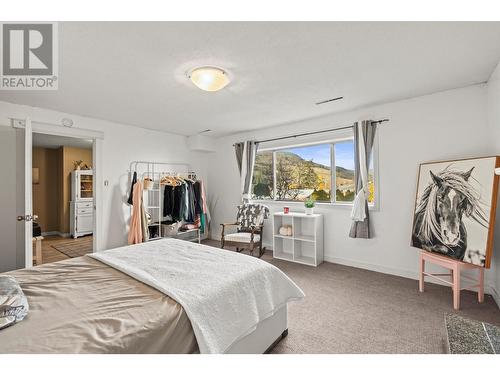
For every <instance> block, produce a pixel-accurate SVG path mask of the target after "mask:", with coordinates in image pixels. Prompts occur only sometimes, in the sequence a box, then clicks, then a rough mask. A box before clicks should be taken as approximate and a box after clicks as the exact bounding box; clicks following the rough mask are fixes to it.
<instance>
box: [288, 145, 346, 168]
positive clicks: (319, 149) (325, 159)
mask: <svg viewBox="0 0 500 375" xmlns="http://www.w3.org/2000/svg"><path fill="white" fill-rule="evenodd" d="M287 151H290V152H293V153H294V154H297V155H299V156H300V157H301V158H303V159H305V160H311V159H312V160H313V161H314V162H315V163H318V164H323V165H326V166H329V165H330V145H316V146H308V147H297V148H291V149H288V150H287ZM353 155H354V145H353V142H352V141H348V142H341V143H336V144H335V163H336V164H337V165H338V166H340V167H343V168H347V169H354V156H353Z"/></svg>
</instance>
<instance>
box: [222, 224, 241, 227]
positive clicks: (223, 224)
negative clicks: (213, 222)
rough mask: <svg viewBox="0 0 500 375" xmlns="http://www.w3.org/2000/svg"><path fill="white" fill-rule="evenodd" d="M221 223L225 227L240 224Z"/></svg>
mask: <svg viewBox="0 0 500 375" xmlns="http://www.w3.org/2000/svg"><path fill="white" fill-rule="evenodd" d="M221 225H222V226H223V227H224V226H226V225H240V224H238V223H221Z"/></svg>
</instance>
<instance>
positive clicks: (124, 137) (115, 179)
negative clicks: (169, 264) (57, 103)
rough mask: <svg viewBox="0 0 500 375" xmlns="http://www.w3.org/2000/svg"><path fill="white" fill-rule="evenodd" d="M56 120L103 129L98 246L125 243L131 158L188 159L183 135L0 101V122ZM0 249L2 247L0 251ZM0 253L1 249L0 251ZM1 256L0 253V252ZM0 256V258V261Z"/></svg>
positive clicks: (77, 125)
mask: <svg viewBox="0 0 500 375" xmlns="http://www.w3.org/2000/svg"><path fill="white" fill-rule="evenodd" d="M26 116H30V117H31V118H32V120H33V121H38V122H47V123H54V124H60V123H61V119H62V118H63V117H69V118H72V119H73V120H74V123H75V125H74V127H78V128H84V129H90V130H98V131H101V132H104V140H103V144H102V159H101V160H102V164H103V176H102V180H103V181H104V180H108V181H109V185H108V186H103V190H102V191H103V196H102V205H103V207H102V221H101V222H102V228H100V230H101V231H102V235H103V237H102V244H101V246H102V249H108V248H113V247H117V246H122V245H125V244H126V242H127V229H128V227H127V223H128V220H129V215H130V208H129V206H128V205H126V204H124V201H126V199H127V194H128V190H129V176H128V173H127V170H128V168H129V164H130V162H131V161H133V160H156V161H163V162H173V163H175V162H178V163H189V161H190V153H189V150H188V148H187V146H186V137H184V136H179V135H173V134H169V133H164V132H157V131H152V130H146V129H142V128H138V127H133V126H127V125H121V124H117V123H112V122H108V121H104V120H98V119H93V118H88V117H82V116H76V115H72V114H67V113H60V112H55V111H50V110H44V109H40V108H33V107H28V106H20V105H14V104H10V103H6V102H0V126H10V120H9V118H10V117H14V118H25V117H26ZM2 162H3V163H14V159H11V160H9V159H7V160H6V159H3V161H2ZM3 251H4V250H2V252H3ZM0 254H1V253H0ZM0 256H1V255H0ZM1 261H2V259H0V263H1Z"/></svg>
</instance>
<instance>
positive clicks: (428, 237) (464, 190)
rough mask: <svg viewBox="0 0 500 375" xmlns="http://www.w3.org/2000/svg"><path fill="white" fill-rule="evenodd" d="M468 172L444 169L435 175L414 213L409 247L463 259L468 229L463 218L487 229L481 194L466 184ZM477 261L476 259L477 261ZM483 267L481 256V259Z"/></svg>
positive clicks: (469, 174)
mask: <svg viewBox="0 0 500 375" xmlns="http://www.w3.org/2000/svg"><path fill="white" fill-rule="evenodd" d="M473 170H474V167H472V168H471V169H470V170H469V171H467V172H460V171H456V170H452V169H450V167H447V168H445V169H444V170H442V171H440V172H439V173H436V174H434V173H433V172H432V171H430V175H431V178H432V181H431V183H430V184H429V185H428V186H427V187H426V188H425V190H424V192H423V194H422V196H421V199H420V202H419V203H418V205H417V207H416V210H415V217H414V224H413V233H412V246H415V247H418V248H420V249H425V250H429V251H434V252H437V253H441V254H446V255H448V256H450V257H452V258H455V259H458V260H463V259H464V256H465V254H466V250H467V228H466V227H465V224H464V221H463V218H464V215H465V217H468V218H469V219H471V220H473V221H475V222H477V223H478V224H480V225H481V226H483V227H485V228H487V227H488V220H487V219H486V215H485V213H484V211H483V209H482V207H481V199H480V194H479V193H478V192H477V191H476V189H475V188H474V187H473V186H472V184H471V183H470V182H469V180H470V179H471V174H472V171H473ZM476 261H477V260H476ZM481 262H482V263H483V264H484V257H483V258H482V259H481Z"/></svg>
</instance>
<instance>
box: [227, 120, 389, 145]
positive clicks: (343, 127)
mask: <svg viewBox="0 0 500 375" xmlns="http://www.w3.org/2000/svg"><path fill="white" fill-rule="evenodd" d="M387 121H389V119H387V118H385V119H382V120H377V121H372V123H376V124H381V123H383V122H387ZM353 127H354V125H349V126H342V127H340V128H333V129H326V130H318V131H315V132H308V133H301V134H295V135H286V136H283V137H277V138H269V139H264V140H262V141H255V142H256V143H266V142H272V141H280V140H282V139H289V138H297V137H303V136H306V135H314V134H321V133H329V132H333V131H337V130H344V129H351V128H353ZM235 145H236V143H235V144H233V146H235Z"/></svg>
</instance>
